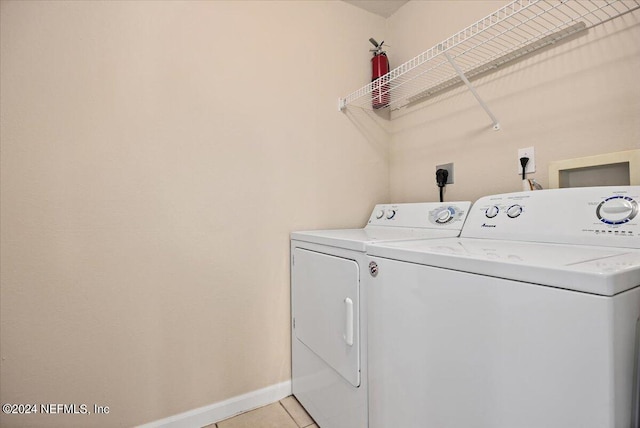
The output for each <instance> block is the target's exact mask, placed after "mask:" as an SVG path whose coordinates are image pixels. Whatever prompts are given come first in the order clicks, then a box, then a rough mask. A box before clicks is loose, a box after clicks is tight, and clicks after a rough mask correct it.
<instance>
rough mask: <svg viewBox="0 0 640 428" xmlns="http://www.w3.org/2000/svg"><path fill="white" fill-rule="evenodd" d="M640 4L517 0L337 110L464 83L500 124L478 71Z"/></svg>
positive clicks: (636, 0)
mask: <svg viewBox="0 0 640 428" xmlns="http://www.w3.org/2000/svg"><path fill="white" fill-rule="evenodd" d="M638 9H640V0H588V1H587V0H514V1H511V2H510V3H509V4H507V5H506V6H504V7H502V8H500V9H498V10H496V11H495V12H493V13H492V14H490V15H488V16H486V17H485V18H483V19H481V20H479V21H477V22H475V23H473V24H472V25H470V26H468V27H467V28H465V29H463V30H462V31H460V32H458V33H456V34H454V35H453V36H451V37H449V38H448V39H446V40H444V41H443V42H441V43H438V44H437V45H435V46H434V47H432V48H431V49H429V50H427V51H425V52H423V53H421V54H420V55H418V56H416V57H415V58H413V59H411V60H409V61H407V62H405V63H404V64H402V65H400V66H399V67H397V68H394V69H393V70H391V71H390V72H389V73H387V74H385V75H384V76H381V77H380V78H378V79H376V80H374V81H373V82H371V83H369V84H367V85H365V86H364V87H362V88H360V89H358V90H357V91H354V92H352V93H350V94H349V95H347V96H346V97H344V98H339V99H338V109H339V110H340V111H343V112H344V111H345V110H346V109H348V108H350V107H359V108H363V109H369V110H372V109H373V103H372V98H373V97H374V96H375V97H376V105H380V102H379V101H380V100H381V99H382V100H383V103H382V104H383V106H384V108H389V109H390V110H391V111H393V110H398V109H400V108H403V107H405V106H407V105H409V104H412V103H414V102H417V101H420V100H422V99H425V98H428V97H431V96H433V95H435V94H437V93H440V92H442V91H445V90H447V89H450V88H452V87H454V86H457V85H459V84H461V83H464V84H465V85H467V87H468V88H469V90H470V91H471V92H472V94H473V95H474V97H475V98H476V100H477V101H478V102H479V103H480V105H481V107H482V108H483V109H484V110H485V112H486V113H487V114H488V115H489V117H490V118H491V121H492V122H493V128H494V129H499V128H500V124H499V122H498V120H497V119H496V117H495V116H494V115H493V113H491V111H490V110H489V108H488V107H487V105H486V103H485V102H484V101H483V100H482V98H481V97H480V96H479V95H478V93H477V91H476V90H475V88H474V87H473V85H471V83H470V82H469V79H472V78H473V77H475V76H478V75H480V74H482V73H486V72H489V71H491V70H494V69H497V68H499V67H502V66H504V65H506V64H509V63H511V62H513V61H514V60H516V59H518V58H520V57H522V56H524V55H527V54H530V53H532V52H535V51H537V50H539V49H541V48H543V47H545V46H549V45H551V44H554V43H556V42H558V41H559V40H562V39H564V38H567V37H569V36H571V35H574V34H577V33H579V32H581V31H585V30H588V29H589V28H592V27H594V26H596V25H598V24H601V23H603V22H607V21H610V20H612V19H615V18H617V17H619V16H622V15H625V14H627V13H629V12H633V11H635V10H638Z"/></svg>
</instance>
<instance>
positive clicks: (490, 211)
mask: <svg viewBox="0 0 640 428" xmlns="http://www.w3.org/2000/svg"><path fill="white" fill-rule="evenodd" d="M499 212H500V208H498V207H497V206H495V205H492V206H490V207H489V208H487V210H486V211H485V212H484V215H486V216H487V218H494V217H495V216H497V215H498V213H499Z"/></svg>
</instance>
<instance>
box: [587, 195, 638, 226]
mask: <svg viewBox="0 0 640 428" xmlns="http://www.w3.org/2000/svg"><path fill="white" fill-rule="evenodd" d="M637 214H638V203H637V202H636V201H634V200H633V199H631V198H630V197H628V196H612V197H610V198H607V199H605V200H604V201H602V202H600V205H598V208H596V215H597V216H598V219H599V220H600V221H601V222H603V223H605V224H623V223H627V222H628V221H631V220H632V219H633V218H634V217H635V216H636V215H637Z"/></svg>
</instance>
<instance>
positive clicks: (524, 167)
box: [520, 156, 529, 180]
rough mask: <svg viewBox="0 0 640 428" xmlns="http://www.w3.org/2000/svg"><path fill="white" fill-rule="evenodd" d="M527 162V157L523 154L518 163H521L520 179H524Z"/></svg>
mask: <svg viewBox="0 0 640 428" xmlns="http://www.w3.org/2000/svg"><path fill="white" fill-rule="evenodd" d="M528 162H529V158H528V157H526V156H523V157H521V158H520V165H522V179H523V180H524V179H525V178H526V177H525V171H526V170H527V163H528Z"/></svg>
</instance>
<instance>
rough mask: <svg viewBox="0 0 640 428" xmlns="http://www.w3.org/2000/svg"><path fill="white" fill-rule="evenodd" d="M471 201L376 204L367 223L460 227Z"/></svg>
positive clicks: (413, 226) (412, 226) (418, 226)
mask: <svg viewBox="0 0 640 428" xmlns="http://www.w3.org/2000/svg"><path fill="white" fill-rule="evenodd" d="M470 208H471V202H449V203H441V202H421V203H408V204H381V205H376V206H375V208H374V209H373V212H372V213H371V217H369V221H368V222H367V225H371V226H397V227H410V228H435V227H438V228H451V229H462V225H463V224H464V221H465V219H466V218H467V214H468V213H469V209H470Z"/></svg>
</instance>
